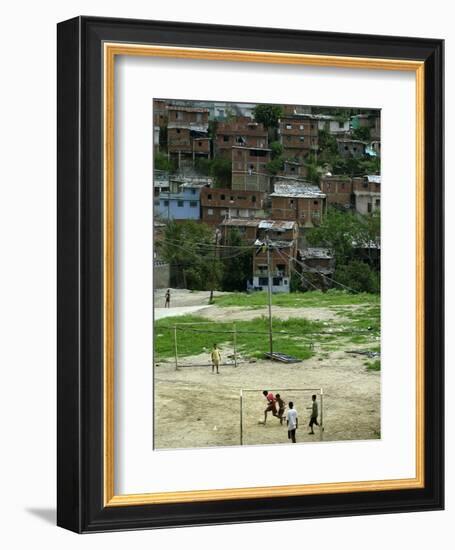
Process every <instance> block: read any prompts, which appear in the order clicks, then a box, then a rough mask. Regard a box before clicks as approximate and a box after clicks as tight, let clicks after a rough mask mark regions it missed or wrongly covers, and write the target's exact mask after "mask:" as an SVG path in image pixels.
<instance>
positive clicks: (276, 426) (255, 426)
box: [240, 388, 324, 445]
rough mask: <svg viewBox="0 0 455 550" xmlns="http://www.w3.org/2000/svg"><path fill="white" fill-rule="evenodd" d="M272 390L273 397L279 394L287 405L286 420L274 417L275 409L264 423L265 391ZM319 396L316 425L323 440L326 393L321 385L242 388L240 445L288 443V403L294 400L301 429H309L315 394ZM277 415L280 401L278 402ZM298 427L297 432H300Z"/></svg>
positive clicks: (316, 431)
mask: <svg viewBox="0 0 455 550" xmlns="http://www.w3.org/2000/svg"><path fill="white" fill-rule="evenodd" d="M264 389H265V390H267V391H269V392H272V393H273V395H274V396H276V395H277V394H279V396H280V398H281V399H282V400H283V401H284V404H285V406H286V408H285V410H284V414H283V421H282V423H281V422H280V419H279V417H277V416H273V413H272V411H268V412H267V419H266V424H265V425H264V412H265V410H266V408H267V400H266V398H265V396H264V395H263V391H264ZM313 395H316V403H317V407H318V418H317V419H318V423H319V426H314V430H315V433H316V434H317V435H316V437H318V436H319V438H320V440H321V441H322V440H323V433H324V430H323V425H324V424H323V422H324V393H323V390H322V388H283V389H280V388H261V389H250V388H248V389H241V390H240V445H264V444H269V443H285V442H286V441H287V429H286V413H287V411H288V410H289V402H291V401H292V402H293V404H294V407H293V408H294V409H296V411H297V414H298V419H299V430H306V429H307V426H308V423H309V420H310V417H311V413H312V411H311V409H312V403H313V401H312V396H313ZM276 414H278V404H276ZM299 430H297V432H299Z"/></svg>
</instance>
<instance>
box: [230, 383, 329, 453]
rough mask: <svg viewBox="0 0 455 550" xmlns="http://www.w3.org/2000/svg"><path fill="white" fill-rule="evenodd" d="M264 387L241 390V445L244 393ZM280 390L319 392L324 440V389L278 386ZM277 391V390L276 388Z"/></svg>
mask: <svg viewBox="0 0 455 550" xmlns="http://www.w3.org/2000/svg"><path fill="white" fill-rule="evenodd" d="M262 391H263V389H262V388H259V389H258V388H245V389H243V388H242V389H241V390H240V445H243V394H244V393H257V392H262ZM278 391H279V392H281V391H283V392H297V391H299V392H300V391H301V392H314V393H316V394H319V397H320V403H321V412H320V414H319V418H320V422H319V439H320V441H323V440H324V391H323V389H322V388H278ZM275 393H276V390H275Z"/></svg>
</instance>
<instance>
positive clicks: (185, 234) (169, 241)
mask: <svg viewBox="0 0 455 550" xmlns="http://www.w3.org/2000/svg"><path fill="white" fill-rule="evenodd" d="M157 247H158V249H159V252H160V254H161V256H162V257H163V258H164V259H165V260H166V261H167V262H169V264H170V265H171V284H172V285H173V286H176V287H184V288H188V289H191V290H210V289H211V287H212V285H213V283H214V286H215V288H216V287H217V286H218V285H219V283H220V281H221V277H222V263H221V261H220V260H219V258H218V256H217V255H216V252H215V237H214V234H213V231H212V229H211V228H210V227H209V226H207V225H205V224H202V223H197V222H194V221H191V220H186V221H182V222H179V223H177V222H175V221H171V222H169V223H168V224H167V226H166V229H165V232H164V238H163V240H162V241H159V242H158V243H157Z"/></svg>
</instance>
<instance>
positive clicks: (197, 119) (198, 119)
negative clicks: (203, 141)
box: [196, 113, 202, 122]
mask: <svg viewBox="0 0 455 550" xmlns="http://www.w3.org/2000/svg"><path fill="white" fill-rule="evenodd" d="M201 120H202V113H196V121H197V122H201Z"/></svg>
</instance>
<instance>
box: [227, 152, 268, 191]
mask: <svg viewBox="0 0 455 550" xmlns="http://www.w3.org/2000/svg"><path fill="white" fill-rule="evenodd" d="M270 153H271V150H270V149H267V148H263V147H240V146H233V147H232V189H237V190H243V191H248V190H250V191H263V192H268V191H269V188H270V174H269V173H268V171H267V168H266V166H267V164H268V163H269V162H270V159H271V157H270Z"/></svg>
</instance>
